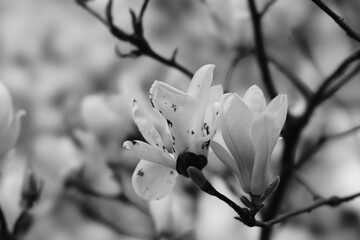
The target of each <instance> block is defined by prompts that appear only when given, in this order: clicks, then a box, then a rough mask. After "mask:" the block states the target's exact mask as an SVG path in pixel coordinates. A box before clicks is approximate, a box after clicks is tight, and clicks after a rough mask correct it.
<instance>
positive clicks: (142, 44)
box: [75, 0, 194, 78]
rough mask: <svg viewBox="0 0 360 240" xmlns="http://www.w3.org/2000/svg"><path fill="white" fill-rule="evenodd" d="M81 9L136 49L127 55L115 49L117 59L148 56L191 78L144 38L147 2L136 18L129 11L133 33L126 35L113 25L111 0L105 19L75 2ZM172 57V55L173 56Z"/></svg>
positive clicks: (177, 64) (147, 0)
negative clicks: (156, 50)
mask: <svg viewBox="0 0 360 240" xmlns="http://www.w3.org/2000/svg"><path fill="white" fill-rule="evenodd" d="M75 1H76V2H77V3H78V4H79V5H80V6H81V7H83V8H84V9H85V10H86V11H88V12H89V13H91V14H92V15H93V16H95V17H96V18H97V19H98V20H99V21H100V22H101V23H103V24H104V25H105V26H106V27H108V28H109V31H110V32H111V34H112V35H113V36H114V37H115V38H117V39H118V40H121V41H124V42H128V43H131V44H132V45H134V46H135V47H136V49H135V50H133V51H131V52H130V53H129V54H123V53H121V51H120V50H119V49H117V51H116V53H117V55H118V56H119V57H139V56H141V55H143V56H148V57H150V58H153V59H154V60H157V61H158V62H160V63H162V64H165V65H167V66H169V67H172V68H175V69H177V70H179V71H180V72H182V73H183V74H185V75H186V76H188V77H189V78H191V77H192V76H193V75H194V74H193V72H191V71H190V70H188V69H187V68H186V67H184V66H183V65H181V64H179V63H178V62H177V61H176V60H175V58H174V57H172V58H170V59H168V58H165V57H163V56H161V55H160V54H158V53H157V52H155V51H154V50H153V49H152V47H151V46H150V44H149V42H148V41H147V39H146V38H145V37H144V30H143V18H144V14H145V11H146V9H147V6H148V3H149V0H144V3H143V5H142V7H141V10H140V13H139V15H138V16H137V15H136V14H135V12H134V11H132V10H130V16H131V18H132V23H133V33H131V34H130V33H127V32H125V31H124V30H123V29H121V28H119V27H117V26H116V25H115V24H114V19H113V14H112V8H113V0H109V2H108V4H107V6H106V9H105V15H106V19H104V18H103V17H101V16H100V15H99V14H97V13H96V12H95V11H93V10H92V9H91V8H89V7H88V6H87V5H86V2H87V1H84V0H75ZM173 56H174V55H173Z"/></svg>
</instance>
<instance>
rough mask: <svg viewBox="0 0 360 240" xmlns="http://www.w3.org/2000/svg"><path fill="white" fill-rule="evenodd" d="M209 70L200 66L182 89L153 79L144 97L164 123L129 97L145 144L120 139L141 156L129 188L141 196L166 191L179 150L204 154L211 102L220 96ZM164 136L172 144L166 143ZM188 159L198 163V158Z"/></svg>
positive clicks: (158, 195) (213, 113) (157, 196)
mask: <svg viewBox="0 0 360 240" xmlns="http://www.w3.org/2000/svg"><path fill="white" fill-rule="evenodd" d="M213 69H214V66H213V65H206V66H203V67H202V68H200V69H199V70H198V71H197V72H196V73H195V75H194V77H193V79H192V81H191V83H190V85H189V88H188V90H187V92H182V91H180V90H178V89H176V88H174V87H172V86H170V85H168V84H166V83H163V82H159V81H155V82H154V84H153V85H152V87H151V89H150V100H151V102H152V104H153V107H154V108H155V109H156V110H158V114H159V113H161V115H162V116H163V117H164V118H165V119H166V121H165V122H167V126H166V124H164V125H159V124H157V123H156V122H154V121H153V120H152V119H151V118H150V116H149V115H148V114H147V113H146V112H145V111H144V109H142V108H141V107H140V106H139V104H138V103H137V101H134V106H133V118H134V121H135V124H136V125H137V126H138V128H139V130H140V132H141V134H142V135H143V137H144V138H145V140H146V141H147V143H145V142H142V141H126V142H125V143H124V147H126V148H128V149H130V150H131V151H133V152H134V153H135V154H136V155H137V157H139V158H140V159H141V160H140V162H139V164H138V165H137V167H136V169H135V172H134V174H133V178H132V182H133V186H134V189H135V191H136V192H137V194H138V195H140V196H141V197H143V198H145V199H148V200H155V199H160V198H163V197H165V196H166V195H168V194H169V192H170V191H171V190H172V188H173V187H174V184H175V181H176V178H177V176H178V170H179V169H178V166H177V165H178V164H177V161H178V159H179V155H181V154H184V153H185V154H186V153H191V154H194V155H196V156H201V157H204V158H205V159H206V157H207V155H208V148H209V141H210V139H211V138H212V137H213V135H214V133H215V129H216V126H215V122H216V115H217V112H216V111H215V106H214V103H215V101H216V100H217V99H219V98H220V97H221V95H222V88H221V87H220V86H214V87H211V82H212V75H213ZM159 115H160V114H159ZM161 115H160V116H161ZM164 133H168V135H167V134H164ZM169 135H171V139H172V140H171V142H172V146H171V144H170V146H169V145H168V144H166V143H167V139H168V138H167V136H169ZM191 160H192V161H194V162H195V163H194V165H195V166H198V165H197V164H198V163H196V161H197V160H198V158H193V159H191ZM199 161H200V160H199ZM187 164H191V163H187ZM205 164H206V163H205ZM202 167H203V166H202ZM185 171H186V169H185ZM182 174H183V175H186V174H184V173H182Z"/></svg>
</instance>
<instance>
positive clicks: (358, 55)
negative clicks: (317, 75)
mask: <svg viewBox="0 0 360 240" xmlns="http://www.w3.org/2000/svg"><path fill="white" fill-rule="evenodd" d="M357 60H360V49H357V50H356V51H355V52H353V53H352V54H351V55H349V56H348V57H347V58H345V59H344V60H343V61H342V62H341V63H340V65H339V66H338V67H337V68H336V69H335V71H334V72H333V73H332V74H330V75H329V76H328V77H327V78H326V79H325V80H324V81H323V83H322V84H321V85H320V87H319V89H318V91H317V95H318V96H321V95H322V94H323V93H324V92H325V91H326V89H327V88H328V87H329V86H330V85H331V84H332V83H333V82H334V81H336V79H338V77H340V76H341V75H342V74H344V72H345V71H346V70H347V69H348V68H349V67H350V66H351V65H352V64H353V63H354V62H355V61H357Z"/></svg>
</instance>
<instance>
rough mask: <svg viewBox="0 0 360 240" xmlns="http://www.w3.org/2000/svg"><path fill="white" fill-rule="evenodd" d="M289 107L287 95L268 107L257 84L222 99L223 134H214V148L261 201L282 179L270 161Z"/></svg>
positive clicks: (242, 183)
mask: <svg viewBox="0 0 360 240" xmlns="http://www.w3.org/2000/svg"><path fill="white" fill-rule="evenodd" d="M287 109H288V104H287V97H286V95H284V94H280V95H278V96H277V97H276V98H274V99H273V100H272V101H271V102H270V103H269V105H267V106H266V101H265V97H264V95H263V92H262V91H261V89H260V88H259V87H258V86H256V85H254V86H252V87H250V88H249V89H248V90H247V91H246V93H245V95H244V97H243V98H241V97H240V96H239V95H237V94H236V93H234V94H226V95H224V96H223V98H222V103H221V109H220V114H219V116H220V123H219V125H220V130H221V133H220V132H219V133H218V134H217V135H216V137H214V139H213V141H212V142H211V148H212V149H213V151H214V152H215V154H216V155H217V156H218V158H219V159H220V160H221V161H222V162H223V163H224V164H225V165H227V166H228V167H229V168H230V169H232V170H233V171H234V172H235V174H236V176H237V177H238V179H239V181H240V183H241V186H242V188H243V190H244V191H245V192H246V193H248V194H250V195H251V196H257V197H260V198H261V200H262V201H263V200H265V198H266V197H268V196H269V194H271V192H272V191H274V190H275V188H276V187H277V184H278V182H279V177H278V176H277V177H275V176H274V174H273V173H272V171H271V167H270V162H269V161H270V157H271V154H272V152H273V149H274V147H275V144H276V142H277V140H278V138H279V134H280V132H281V129H282V128H283V126H284V123H285V119H286V115H287Z"/></svg>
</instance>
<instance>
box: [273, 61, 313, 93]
mask: <svg viewBox="0 0 360 240" xmlns="http://www.w3.org/2000/svg"><path fill="white" fill-rule="evenodd" d="M267 59H268V60H269V62H270V63H272V64H273V65H274V67H276V68H277V69H278V70H279V71H280V72H281V73H282V74H284V75H285V76H286V78H287V79H288V80H289V81H291V83H292V84H293V85H294V87H295V88H296V89H297V90H299V92H300V93H301V94H302V95H303V96H304V97H305V99H309V98H310V97H311V96H312V95H313V92H312V91H311V90H310V88H309V87H308V86H306V84H305V83H304V82H303V81H302V80H301V79H300V78H299V77H298V76H297V75H296V74H295V73H294V72H292V71H291V70H290V68H289V67H288V66H286V65H285V64H283V63H281V62H280V61H279V60H278V59H276V58H275V57H273V56H270V55H269V54H268V55H267Z"/></svg>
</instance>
